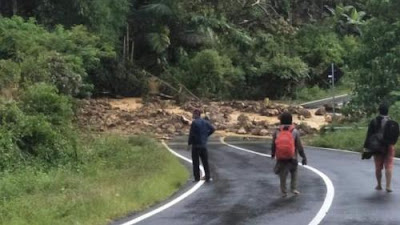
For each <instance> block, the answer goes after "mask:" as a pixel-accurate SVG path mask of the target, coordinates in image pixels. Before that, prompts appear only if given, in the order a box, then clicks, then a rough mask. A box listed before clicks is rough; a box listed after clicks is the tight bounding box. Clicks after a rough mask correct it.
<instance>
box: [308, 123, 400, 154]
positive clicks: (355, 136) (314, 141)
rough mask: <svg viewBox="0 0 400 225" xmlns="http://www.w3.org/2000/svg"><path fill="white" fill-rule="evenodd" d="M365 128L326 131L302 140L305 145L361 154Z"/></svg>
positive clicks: (397, 152) (399, 151) (398, 145)
mask: <svg viewBox="0 0 400 225" xmlns="http://www.w3.org/2000/svg"><path fill="white" fill-rule="evenodd" d="M366 133H367V128H354V129H350V130H337V131H327V132H325V133H323V134H320V135H315V136H309V137H306V138H305V139H304V140H305V142H306V144H307V145H310V146H314V147H322V148H334V149H342V150H350V151H356V152H362V150H363V146H364V141H365V136H366ZM395 149H396V156H397V157H400V143H397V144H396V146H395Z"/></svg>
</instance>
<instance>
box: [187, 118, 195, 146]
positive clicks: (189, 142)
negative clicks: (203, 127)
mask: <svg viewBox="0 0 400 225" xmlns="http://www.w3.org/2000/svg"><path fill="white" fill-rule="evenodd" d="M193 136H194V123H193V122H192V125H190V131H189V140H188V145H192V144H193V138H194V137H193Z"/></svg>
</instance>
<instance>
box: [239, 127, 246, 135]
mask: <svg viewBox="0 0 400 225" xmlns="http://www.w3.org/2000/svg"><path fill="white" fill-rule="evenodd" d="M236 133H237V134H247V131H246V129H244V127H241V128H240V129H239V130H238V131H237V132H236Z"/></svg>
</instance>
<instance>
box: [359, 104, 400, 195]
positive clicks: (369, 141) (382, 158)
mask: <svg viewBox="0 0 400 225" xmlns="http://www.w3.org/2000/svg"><path fill="white" fill-rule="evenodd" d="M379 114H380V115H379V116H377V117H376V118H375V119H373V120H371V122H370V123H369V126H368V132H367V137H366V138H365V142H364V149H368V150H367V151H365V150H364V153H363V159H364V158H369V157H371V156H367V154H366V153H369V154H373V156H374V161H375V176H376V181H377V185H376V187H375V189H376V190H382V170H383V168H384V167H385V176H386V191H387V192H392V188H391V181H392V171H393V161H394V155H395V150H394V145H391V144H385V143H383V142H384V140H379V139H382V135H383V130H384V127H385V125H386V123H387V122H388V121H389V116H388V114H389V107H388V106H387V105H386V104H381V105H380V106H379ZM379 134H381V136H379ZM374 139H377V140H378V141H379V142H380V143H381V144H380V146H381V147H380V148H381V149H379V150H378V151H374V150H373V149H375V148H376V147H373V146H372V145H374V144H373V142H376V141H374ZM371 151H373V152H371Z"/></svg>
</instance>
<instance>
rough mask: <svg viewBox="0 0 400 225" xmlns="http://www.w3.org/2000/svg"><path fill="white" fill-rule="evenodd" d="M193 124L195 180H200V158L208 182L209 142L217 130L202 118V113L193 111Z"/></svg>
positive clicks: (191, 128)
mask: <svg viewBox="0 0 400 225" xmlns="http://www.w3.org/2000/svg"><path fill="white" fill-rule="evenodd" d="M193 119H194V120H193V122H192V125H191V127H190V133H189V141H188V145H189V148H190V146H192V161H193V175H194V180H195V181H199V180H200V169H199V166H200V165H199V163H200V162H199V158H201V162H202V164H203V167H204V172H205V177H204V179H205V180H206V182H209V181H211V177H210V168H209V166H208V153H207V140H208V137H209V136H210V135H211V134H213V133H214V131H215V128H214V127H213V126H212V125H211V124H210V123H209V122H208V121H207V120H204V119H202V118H201V111H200V110H198V109H196V110H194V111H193Z"/></svg>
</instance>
